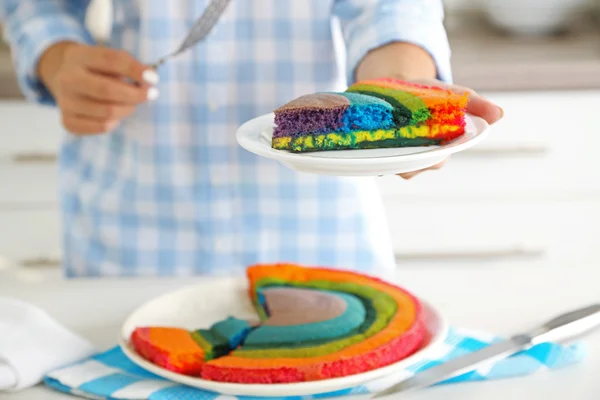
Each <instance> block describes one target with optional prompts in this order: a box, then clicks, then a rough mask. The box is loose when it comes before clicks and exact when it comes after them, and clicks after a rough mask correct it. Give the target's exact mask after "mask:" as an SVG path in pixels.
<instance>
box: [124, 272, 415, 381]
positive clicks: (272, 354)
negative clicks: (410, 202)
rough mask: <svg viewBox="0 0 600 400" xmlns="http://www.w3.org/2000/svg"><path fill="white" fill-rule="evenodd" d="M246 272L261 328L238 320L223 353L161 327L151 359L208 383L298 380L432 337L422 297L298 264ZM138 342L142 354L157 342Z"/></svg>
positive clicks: (409, 348) (387, 359) (375, 359)
mask: <svg viewBox="0 0 600 400" xmlns="http://www.w3.org/2000/svg"><path fill="white" fill-rule="evenodd" d="M247 274H248V278H249V282H250V288H249V295H250V297H251V299H252V301H253V303H254V306H255V309H256V312H257V314H258V316H259V318H260V323H259V324H258V325H257V326H255V327H253V328H251V329H248V326H247V325H236V326H235V327H234V329H230V330H228V331H227V332H228V333H227V334H225V335H224V337H229V338H231V337H235V338H236V340H235V341H234V342H235V343H233V342H229V341H225V342H226V345H225V346H223V347H222V348H221V351H219V352H218V354H217V353H216V352H214V351H213V352H212V353H211V354H210V355H209V350H207V344H206V343H204V342H203V340H198V338H196V337H195V336H194V335H193V334H190V333H189V332H187V331H183V330H179V331H177V330H173V331H172V335H173V336H172V338H169V340H164V332H157V337H158V336H159V334H161V335H162V336H161V338H163V339H162V341H161V342H160V344H161V345H160V346H157V342H158V340H154V343H153V346H154V347H153V354H155V355H156V354H158V355H160V357H156V356H154V358H150V357H148V356H146V357H147V358H149V359H151V360H157V359H158V360H159V361H160V362H161V363H162V364H159V365H161V366H163V367H165V368H169V369H171V370H174V371H177V372H180V373H184V374H188V375H194V376H200V377H201V378H203V379H207V380H213V381H220V382H233V383H248V384H269V383H293V382H306V381H315V380H322V379H329V378H335V377H341V376H347V375H352V374H357V373H361V372H366V371H370V370H373V369H376V368H379V367H383V366H386V365H389V364H392V363H394V362H397V361H400V360H401V359H403V358H405V357H407V356H409V355H411V354H412V353H414V352H415V351H417V350H418V349H419V348H420V346H421V345H422V344H423V341H424V339H425V333H426V331H425V325H424V322H423V316H422V313H421V306H420V303H419V301H418V300H417V299H416V298H415V297H413V296H412V295H411V294H410V293H408V292H406V291H405V290H403V289H401V288H399V287H398V286H395V285H392V284H390V283H386V282H384V281H381V280H379V279H376V278H373V277H370V276H367V275H362V274H358V273H355V272H349V271H343V270H334V269H327V268H306V267H302V266H298V265H292V264H272V265H257V266H253V267H250V268H248V271H247ZM234 321H239V320H234ZM143 329H150V332H152V331H151V330H152V329H165V328H143ZM171 329H175V328H171ZM211 330H214V329H213V328H211ZM144 332H145V331H144ZM213 333H214V332H213ZM145 336H146V337H147V334H146V335H145ZM204 336H206V335H204ZM217 336H218V335H217ZM151 339H153V338H151ZM132 341H133V343H134V346H135V347H136V349H137V350H138V352H140V353H141V354H144V351H145V350H144V349H146V348H147V347H148V345H147V344H146V343H147V342H152V340H146V341H145V342H143V343H142V346H140V345H139V340H137V342H136V340H132ZM223 342H224V340H221V343H223ZM136 343H138V344H137V345H136ZM194 344H195V345H196V347H195V349H191V348H193V347H194ZM157 348H158V350H159V351H157V350H156V349H157ZM213 348H214V346H213ZM165 360H168V362H165ZM173 360H175V361H176V362H175V361H173ZM153 362H156V361H153ZM182 365H185V366H186V368H182V367H181V366H182ZM173 366H176V368H173Z"/></svg>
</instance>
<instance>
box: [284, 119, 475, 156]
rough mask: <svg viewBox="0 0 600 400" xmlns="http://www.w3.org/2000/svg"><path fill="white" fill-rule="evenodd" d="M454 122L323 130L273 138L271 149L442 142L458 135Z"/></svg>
mask: <svg viewBox="0 0 600 400" xmlns="http://www.w3.org/2000/svg"><path fill="white" fill-rule="evenodd" d="M462 132H463V128H461V127H460V126H457V125H433V126H430V125H421V126H405V127H403V128H400V129H387V130H383V129H382V130H376V131H355V132H348V133H324V134H315V135H305V136H300V137H293V138H292V137H280V138H277V139H273V148H275V149H279V150H290V151H292V152H307V151H318V150H342V149H369V148H385V147H411V146H426V145H437V144H441V143H442V142H443V141H444V140H448V138H450V137H456V136H460V134H462Z"/></svg>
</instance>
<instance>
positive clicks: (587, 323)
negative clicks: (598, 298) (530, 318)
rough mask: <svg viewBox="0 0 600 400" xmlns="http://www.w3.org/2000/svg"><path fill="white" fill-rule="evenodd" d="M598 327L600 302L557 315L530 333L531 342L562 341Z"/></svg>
mask: <svg viewBox="0 0 600 400" xmlns="http://www.w3.org/2000/svg"><path fill="white" fill-rule="evenodd" d="M598 327H600V304H593V305H591V306H587V307H584V308H580V309H577V310H574V311H570V312H568V313H565V314H562V315H559V316H557V317H556V318H553V319H551V320H550V321H548V322H546V323H545V324H544V325H542V327H540V328H538V329H536V330H534V331H533V332H531V333H530V336H531V337H532V339H533V340H532V342H533V343H541V342H551V341H556V342H562V341H568V340H570V339H574V338H576V337H579V336H582V335H584V334H586V333H588V332H590V331H592V330H594V329H596V328H598Z"/></svg>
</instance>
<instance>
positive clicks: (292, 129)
mask: <svg viewBox="0 0 600 400" xmlns="http://www.w3.org/2000/svg"><path fill="white" fill-rule="evenodd" d="M275 125H276V126H275V129H274V130H273V138H278V137H282V136H290V137H296V136H301V135H304V134H307V133H318V132H348V131H350V130H353V129H375V128H378V127H391V126H393V118H392V106H391V105H390V104H388V103H387V102H385V101H383V100H381V99H378V98H374V97H370V96H364V95H361V94H357V93H315V94H310V95H305V96H301V97H299V98H297V99H295V100H292V101H291V102H289V103H287V104H285V105H284V106H282V107H279V108H278V109H277V110H275Z"/></svg>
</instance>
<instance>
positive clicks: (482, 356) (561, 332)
mask: <svg viewBox="0 0 600 400" xmlns="http://www.w3.org/2000/svg"><path fill="white" fill-rule="evenodd" d="M598 327H600V304H593V305H590V306H587V307H584V308H580V309H577V310H574V311H570V312H568V313H565V314H562V315H559V316H557V317H555V318H553V319H551V320H549V321H547V322H546V323H544V324H542V325H541V326H539V327H537V328H535V329H532V330H531V331H529V332H526V333H522V334H518V335H514V336H512V337H511V338H509V339H507V340H503V341H501V342H497V343H494V344H492V345H490V346H487V347H485V348H483V349H481V350H478V351H475V352H472V353H469V354H466V355H464V356H461V357H457V358H455V359H453V360H450V361H447V362H445V363H443V364H439V365H437V366H435V367H432V368H430V369H427V370H425V371H423V372H420V373H417V374H416V375H414V376H413V377H411V378H409V379H407V380H405V381H402V382H400V383H397V384H395V385H393V386H391V387H389V388H387V389H385V390H383V391H381V392H378V393H375V394H374V395H373V396H372V397H371V398H372V399H379V398H382V397H387V396H391V395H396V394H399V393H402V394H404V393H408V392H412V391H415V390H418V389H422V388H425V387H429V386H431V385H434V384H436V383H439V382H441V381H444V380H447V379H450V378H453V377H456V376H458V375H462V374H464V373H466V372H470V371H473V370H475V369H477V368H481V367H484V366H487V365H489V364H491V363H493V362H495V361H498V360H501V359H503V358H506V357H508V356H510V355H513V354H515V353H517V352H519V351H522V350H526V349H528V348H530V347H531V346H534V345H536V344H538V343H543V342H549V341H566V340H569V339H572V338H575V337H578V336H581V335H584V334H586V333H588V332H590V331H592V330H594V329H596V328H598Z"/></svg>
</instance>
